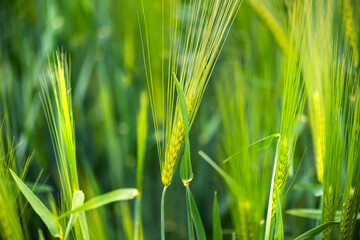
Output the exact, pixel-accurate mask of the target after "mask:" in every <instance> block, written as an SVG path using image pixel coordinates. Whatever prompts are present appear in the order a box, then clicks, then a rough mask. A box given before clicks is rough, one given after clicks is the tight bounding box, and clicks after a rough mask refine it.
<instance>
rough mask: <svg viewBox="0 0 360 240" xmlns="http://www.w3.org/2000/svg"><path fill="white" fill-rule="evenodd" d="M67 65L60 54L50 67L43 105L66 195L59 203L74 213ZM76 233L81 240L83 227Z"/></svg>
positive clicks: (73, 152) (43, 85)
mask: <svg viewBox="0 0 360 240" xmlns="http://www.w3.org/2000/svg"><path fill="white" fill-rule="evenodd" d="M68 61H69V59H68V57H67V55H66V54H65V53H63V52H59V51H57V52H56V53H55V54H54V55H53V65H52V64H51V63H49V69H50V72H49V73H48V76H49V77H48V78H46V77H45V76H44V78H43V79H42V81H41V101H42V104H43V108H44V112H45V116H46V120H47V123H48V127H49V130H50V136H51V140H52V145H53V148H54V152H55V158H56V164H57V168H58V172H59V176H60V183H61V189H62V194H63V195H62V196H61V203H60V205H61V209H62V211H69V210H70V209H71V207H72V201H73V194H74V192H75V191H77V190H79V181H78V174H77V163H76V144H75V126H74V119H73V111H72V98H71V86H70V68H69V65H68ZM48 81H49V83H48ZM85 222H86V220H85ZM65 223H66V220H65V219H62V224H63V225H65ZM74 229H75V235H76V237H78V238H82V232H81V229H80V225H79V224H75V228H74Z"/></svg>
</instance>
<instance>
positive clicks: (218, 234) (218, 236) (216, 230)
mask: <svg viewBox="0 0 360 240" xmlns="http://www.w3.org/2000/svg"><path fill="white" fill-rule="evenodd" d="M213 237H214V240H222V229H221V219H220V213H219V205H218V201H217V192H215V193H214V205H213Z"/></svg>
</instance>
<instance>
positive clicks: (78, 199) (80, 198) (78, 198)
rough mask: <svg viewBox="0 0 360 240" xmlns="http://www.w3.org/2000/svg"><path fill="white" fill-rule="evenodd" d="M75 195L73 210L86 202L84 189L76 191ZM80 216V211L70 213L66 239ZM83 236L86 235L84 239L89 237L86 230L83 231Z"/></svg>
mask: <svg viewBox="0 0 360 240" xmlns="http://www.w3.org/2000/svg"><path fill="white" fill-rule="evenodd" d="M73 196H74V197H73V204H72V210H74V209H76V208H78V207H79V206H81V205H82V204H83V203H84V199H85V196H84V193H83V192H82V191H76V192H75V193H74V195H73ZM78 217H79V213H73V214H70V218H69V221H68V224H67V226H66V231H65V237H64V239H65V240H66V239H68V237H69V234H70V230H71V229H72V227H73V226H74V224H75V222H76V220H77V219H78ZM83 236H84V239H89V233H88V232H87V233H86V234H84V232H83Z"/></svg>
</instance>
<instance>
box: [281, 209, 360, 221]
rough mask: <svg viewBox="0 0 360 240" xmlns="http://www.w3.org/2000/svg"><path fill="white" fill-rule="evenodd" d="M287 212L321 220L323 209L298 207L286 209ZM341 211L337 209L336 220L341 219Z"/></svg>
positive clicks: (358, 218)
mask: <svg viewBox="0 0 360 240" xmlns="http://www.w3.org/2000/svg"><path fill="white" fill-rule="evenodd" d="M286 213H287V214H290V215H292V216H296V217H303V218H310V219H315V220H321V217H322V211H321V209H312V208H297V209H289V210H287V211H286ZM340 218H341V212H340V211H336V213H335V220H340ZM356 219H357V220H360V213H359V214H358V215H357V218H356Z"/></svg>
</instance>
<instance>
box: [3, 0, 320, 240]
mask: <svg viewBox="0 0 360 240" xmlns="http://www.w3.org/2000/svg"><path fill="white" fill-rule="evenodd" d="M143 2H144V8H145V12H146V14H147V19H148V25H149V43H150V47H151V49H150V51H151V53H152V56H154V58H156V57H157V56H160V54H161V51H160V50H159V47H161V46H159V42H160V41H159V38H160V37H159V36H160V35H159V34H158V33H159V32H160V31H161V25H159V21H160V20H161V19H160V15H159V13H160V12H161V1H152V0H143ZM260 2H262V1H244V2H243V4H242V6H241V8H240V11H239V13H238V15H237V17H236V19H235V22H234V24H233V26H232V29H231V31H230V33H229V36H228V37H227V40H226V44H225V46H224V49H223V51H222V54H221V55H220V58H219V60H218V62H217V65H216V67H215V71H214V73H213V75H212V77H211V80H210V83H209V85H208V87H207V90H206V92H205V95H204V98H203V100H202V103H201V105H200V109H199V112H198V115H197V117H196V119H195V122H194V125H193V127H192V130H191V133H190V141H191V151H192V152H191V154H192V161H193V171H194V180H193V181H192V183H191V189H192V192H193V195H194V198H195V200H196V202H197V205H198V208H199V211H200V215H201V217H202V220H203V223H204V226H205V230H206V233H207V236H208V238H209V239H211V238H212V204H213V199H214V198H213V195H214V191H217V192H218V200H219V207H220V214H221V220H222V227H223V229H224V239H231V234H232V232H233V231H234V229H235V226H234V224H233V223H232V222H233V221H232V217H231V213H230V207H231V204H230V203H231V200H232V195H231V194H230V192H229V190H228V188H227V186H226V185H225V184H224V182H223V180H222V178H221V177H220V176H219V175H218V174H217V173H216V172H215V171H214V170H213V169H212V168H211V167H210V166H209V165H208V164H207V163H206V162H205V161H204V160H203V159H202V158H201V157H200V156H199V155H198V154H197V152H198V151H199V150H202V151H204V152H206V153H207V154H208V155H210V156H212V157H213V159H218V160H219V161H220V160H221V159H220V158H221V157H223V159H224V158H226V156H224V155H221V154H220V152H221V151H218V149H219V148H221V141H220V138H221V136H222V132H223V130H222V126H221V119H222V115H221V113H220V112H219V101H218V97H217V96H218V93H217V92H218V90H219V89H222V88H223V85H222V84H223V82H226V81H230V80H234V79H236V80H238V81H240V82H241V83H242V84H243V88H244V91H245V92H246V91H249V93H248V94H246V97H247V98H248V99H250V98H251V99H253V102H255V104H254V105H251V106H252V107H253V108H252V110H251V112H248V113H249V119H251V121H249V125H250V126H252V125H257V126H265V127H264V128H261V129H262V130H261V131H258V132H257V133H255V134H252V135H251V136H252V138H253V139H250V140H251V142H254V141H256V140H258V139H261V138H263V137H266V136H268V135H270V134H273V133H276V132H278V131H279V127H280V117H281V95H282V86H281V68H282V64H283V58H284V54H283V51H284V46H283V45H282V44H281V33H278V34H276V31H277V30H278V29H276V27H278V28H279V29H283V32H285V30H286V26H287V23H286V21H287V19H286V11H287V9H286V3H282V4H281V5H280V4H279V5H277V4H272V3H271V4H270V2H280V1H269V4H267V3H266V2H265V3H263V2H262V5H259V3H260ZM281 2H282V1H281ZM139 3H140V1H128V0H117V1H112V0H103V1H96V0H78V1H73V0H62V1H57V0H2V1H1V2H0V43H1V45H0V96H1V101H2V104H1V112H0V113H1V115H0V119H3V117H4V116H3V113H4V109H3V108H4V106H5V105H6V106H7V108H8V110H7V111H8V118H9V122H10V126H9V129H10V132H11V136H12V138H13V141H14V146H15V155H16V164H17V165H18V166H19V167H20V166H22V165H24V164H25V159H26V158H27V156H29V155H31V154H33V156H34V157H33V161H32V163H31V165H30V167H29V172H28V173H27V176H26V180H28V181H30V182H35V181H36V180H37V176H38V175H39V173H40V171H41V170H42V171H43V173H42V175H41V178H40V180H39V182H40V183H44V184H45V185H44V186H45V187H46V188H44V191H42V192H41V193H39V196H40V198H41V199H47V198H48V196H49V195H52V196H53V197H54V198H55V200H58V198H59V191H60V183H59V177H58V173H57V169H56V161H55V155H54V151H53V148H52V144H51V138H50V134H49V130H48V127H47V123H46V118H45V115H44V111H43V108H42V105H41V100H40V97H39V91H40V79H41V77H42V74H43V72H44V71H46V70H47V68H48V62H49V58H50V59H51V58H52V54H53V52H54V51H55V50H59V49H60V50H62V51H64V52H66V53H68V54H69V56H70V59H71V61H70V63H69V65H70V66H71V94H72V99H73V112H74V120H75V134H76V146H77V162H78V172H79V178H80V179H79V182H80V188H81V189H83V191H84V192H85V196H86V198H87V199H90V198H91V197H92V196H96V195H98V194H100V193H105V192H107V191H110V190H113V189H117V188H123V187H135V184H136V174H135V172H136V159H137V156H136V150H137V149H136V146H137V145H136V142H137V139H136V130H137V129H136V128H137V127H136V126H137V125H136V124H137V115H138V112H139V102H140V94H141V92H143V91H146V89H147V86H146V78H145V70H144V61H143V55H142V50H141V49H142V47H141V41H140V29H139V22H138V15H139V14H140V15H141V7H140V5H139ZM264 11H265V13H266V11H268V13H271V14H270V15H266V14H264ZM264 16H265V17H264ZM271 21H275V23H276V24H275V25H274V24H273V23H272V22H271ZM274 33H275V34H274ZM250 93H253V94H250ZM266 102H267V103H269V102H271V103H272V104H271V107H266V108H264V107H263V106H264V103H266ZM255 105H256V106H255ZM150 113H151V111H150V108H149V115H148V116H149V117H148V125H149V130H148V141H147V151H146V158H145V171H144V181H143V189H144V192H143V194H142V199H143V203H142V205H143V226H144V236H145V239H160V198H161V191H162V187H163V185H162V183H161V178H160V167H159V162H158V156H157V151H156V141H155V135H154V128H153V122H152V116H151V114H150ZM250 116H251V118H250ZM306 118H307V116H306V110H305V115H304V120H303V122H302V127H301V129H300V133H299V140H298V145H297V149H296V154H295V160H294V166H293V169H292V172H291V173H290V178H291V180H290V181H289V182H291V181H292V180H294V179H295V180H294V183H295V184H296V183H299V182H316V175H315V168H314V158H313V148H312V145H311V133H310V129H309V127H308V125H307V119H306ZM254 129H255V127H254ZM256 129H259V128H256ZM275 148H276V144H272V145H271V146H270V147H269V148H268V149H266V150H264V152H265V153H264V155H268V156H273V154H274V151H275ZM270 158H271V157H269V159H270ZM301 159H304V161H303V162H302V163H301V164H302V165H301V168H300V169H299V171H298V172H297V170H298V167H299V164H300V161H301ZM269 161H272V158H271V159H270V160H269ZM270 166H272V162H270ZM269 169H270V171H271V168H269ZM296 172H297V177H296V178H294V175H295V173H296ZM265 195H266V194H265ZM286 198H287V200H286V208H294V207H305V206H307V207H314V208H316V207H318V204H319V199H318V198H314V197H313V196H312V194H311V193H309V192H305V191H303V190H298V189H293V188H291V189H290V190H289V192H288V194H287V197H286ZM165 204H166V211H165V214H166V215H165V216H166V217H165V218H166V231H167V236H168V239H186V238H187V225H186V224H187V222H186V205H185V189H184V187H183V185H182V182H181V180H180V177H179V174H178V171H177V173H176V175H175V176H174V181H173V184H172V185H171V187H170V189H169V190H168V193H167V196H166V203H165ZM0 211H4V210H3V209H2V210H0ZM133 212H134V201H129V202H125V203H115V204H111V205H108V206H105V207H102V208H100V209H98V210H94V211H90V212H89V213H88V216H89V220H88V223H89V229H90V234H91V236H92V237H93V239H131V236H132V235H131V234H132V233H131V232H132V224H133V215H134V214H133ZM29 214H30V215H29V219H31V221H28V222H27V224H26V225H27V237H28V239H37V238H38V237H37V235H38V228H41V229H43V231H44V234H45V236H46V238H50V235H49V234H48V233H47V231H46V230H45V229H46V228H45V226H44V224H43V223H42V222H41V220H40V219H39V218H38V217H36V214H35V213H34V212H32V211H30V213H29ZM284 223H285V225H284V230H285V234H286V235H287V236H297V235H299V234H300V233H302V232H304V231H305V230H308V229H309V228H310V227H313V226H315V225H314V224H315V221H310V220H306V219H302V218H294V217H291V216H288V215H286V216H285V220H284Z"/></svg>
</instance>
